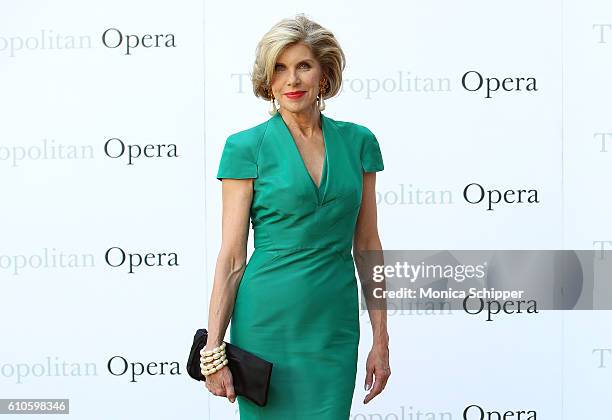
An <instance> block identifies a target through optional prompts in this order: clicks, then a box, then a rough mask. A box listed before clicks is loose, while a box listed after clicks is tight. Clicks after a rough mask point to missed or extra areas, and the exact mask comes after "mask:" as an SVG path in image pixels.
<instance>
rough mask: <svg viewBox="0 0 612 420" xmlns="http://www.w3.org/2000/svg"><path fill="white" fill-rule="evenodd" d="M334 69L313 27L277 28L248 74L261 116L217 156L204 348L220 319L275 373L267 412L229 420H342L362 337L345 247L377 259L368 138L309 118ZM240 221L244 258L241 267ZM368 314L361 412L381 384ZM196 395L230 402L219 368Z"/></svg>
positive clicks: (373, 314) (372, 149)
mask: <svg viewBox="0 0 612 420" xmlns="http://www.w3.org/2000/svg"><path fill="white" fill-rule="evenodd" d="M344 65H345V61H344V53H343V52H342V50H341V49H340V47H339V45H338V42H337V40H336V39H335V37H334V36H333V34H332V33H331V32H329V31H328V30H326V29H324V28H322V27H321V26H320V25H318V24H317V23H315V22H312V21H310V20H309V19H307V18H306V17H305V16H303V15H298V16H297V17H296V18H295V19H285V20H282V21H281V22H279V23H278V24H276V25H275V26H274V27H273V28H272V29H271V30H270V31H269V32H268V33H267V34H266V35H265V36H264V37H263V39H262V40H261V41H260V43H259V45H258V47H257V51H256V61H255V65H254V71H253V75H252V79H253V88H254V92H255V95H256V96H258V97H263V98H266V99H269V100H270V105H271V110H270V113H271V114H272V115H273V116H272V117H271V118H269V119H268V120H267V121H265V122H263V123H261V124H259V125H257V126H255V127H252V128H249V129H247V130H244V131H240V132H238V133H235V134H232V135H231V136H229V137H228V138H227V140H226V143H225V146H224V149H223V154H222V156H221V161H220V165H219V171H218V174H217V178H218V179H219V180H223V186H222V197H223V217H222V244H221V250H220V252H219V256H218V259H217V266H216V270H215V279H214V285H213V291H212V296H211V302H210V313H209V318H208V330H209V338H208V343H207V345H206V347H205V350H210V349H213V348H215V347H217V346H219V345H220V344H221V343H222V342H223V338H224V336H225V332H226V328H227V326H228V324H229V320H230V317H231V320H232V323H231V328H230V335H231V337H230V342H231V343H233V344H235V345H237V346H238V347H242V348H244V349H245V350H247V351H250V352H252V353H254V354H256V355H258V356H260V357H262V358H264V359H266V360H269V361H270V362H272V363H273V364H274V367H273V369H272V378H271V384H270V392H269V395H268V403H267V405H266V406H265V407H258V406H257V405H255V404H254V403H252V402H251V401H249V400H247V399H245V398H243V397H241V396H239V397H238V402H239V408H240V418H241V419H265V420H274V419H281V420H288V419H292V420H300V419H316V420H339V419H347V418H348V417H349V414H350V408H351V401H352V397H353V391H354V387H355V376H356V371H357V346H358V343H359V335H360V331H359V313H358V312H359V308H358V289H357V285H356V279H355V265H354V260H353V255H352V254H351V246H352V247H353V249H354V250H355V251H360V250H381V248H382V247H381V244H380V239H379V237H378V231H377V227H376V200H375V189H374V188H375V180H376V174H375V172H376V171H381V170H383V168H384V167H383V161H382V156H381V153H380V149H379V145H378V142H377V140H376V138H375V137H374V135H373V134H372V132H371V131H370V130H369V129H367V128H366V127H364V126H361V125H358V124H354V123H350V122H343V121H336V120H334V119H332V118H329V117H327V116H325V115H323V114H321V112H320V111H322V110H323V109H324V108H325V102H324V98H329V97H332V96H334V95H335V94H337V93H338V91H339V89H340V85H341V77H342V70H343V69H344ZM277 104H278V106H279V107H278V108H277ZM249 217H250V218H251V220H252V225H253V231H254V245H255V250H254V252H253V254H252V256H251V258H250V259H249V261H248V264H246V265H245V262H246V244H247V237H248V227H249V226H248V224H249ZM357 268H358V269H359V263H358V267H357ZM362 281H363V280H362ZM368 310H369V314H370V319H371V324H372V329H373V346H372V349H371V350H370V353H369V355H368V359H367V363H366V384H365V388H366V390H369V391H370V392H369V394H368V395H367V396H366V397H365V400H364V403H367V402H368V401H370V400H371V399H372V398H374V397H375V396H376V395H378V394H379V393H380V392H381V391H382V389H383V388H384V387H385V384H386V382H387V379H388V377H389V375H390V374H391V371H390V369H389V350H388V341H389V338H388V334H387V320H386V312H385V311H383V310H374V309H373V308H368ZM373 378H375V382H374V385H373V387H372V382H373ZM205 385H206V387H207V388H208V390H209V391H210V392H212V393H213V394H214V395H219V396H226V397H227V398H228V399H229V400H230V401H231V402H234V400H235V398H236V395H235V392H234V388H233V385H232V376H231V372H230V370H229V368H228V367H227V366H225V367H223V368H222V369H221V370H219V371H218V372H216V373H214V374H212V375H210V376H208V377H207V380H206V382H205Z"/></svg>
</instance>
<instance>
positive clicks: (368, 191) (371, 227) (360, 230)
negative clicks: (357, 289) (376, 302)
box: [353, 172, 389, 345]
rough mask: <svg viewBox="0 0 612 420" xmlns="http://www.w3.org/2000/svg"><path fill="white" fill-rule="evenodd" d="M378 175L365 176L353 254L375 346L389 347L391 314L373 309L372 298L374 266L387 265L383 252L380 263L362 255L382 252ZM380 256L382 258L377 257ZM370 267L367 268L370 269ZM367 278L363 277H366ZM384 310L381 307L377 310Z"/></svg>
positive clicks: (365, 173)
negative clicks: (379, 229) (388, 323)
mask: <svg viewBox="0 0 612 420" xmlns="http://www.w3.org/2000/svg"><path fill="white" fill-rule="evenodd" d="M375 187H376V173H375V172H364V174H363V192H362V198H361V209H360V210H359V216H358V217H357V224H356V226H355V235H354V236H353V250H354V254H355V265H356V266H357V272H358V273H359V279H360V281H361V285H362V288H363V292H364V294H365V296H366V304H368V305H367V306H368V314H369V316H370V321H371V324H372V334H373V341H374V343H381V344H385V345H386V344H388V342H389V335H388V333H387V311H386V310H384V309H376V310H375V309H374V308H372V305H370V303H371V302H370V298H368V296H372V291H371V289H372V285H373V282H372V280H371V277H372V275H371V273H369V272H368V270H371V266H372V265H373V264H384V261H383V260H382V252H380V258H377V260H379V261H374V260H373V257H374V253H370V258H368V261H366V260H365V258H364V257H363V256H362V255H361V254H360V251H382V245H381V242H380V237H379V236H378V226H377V224H378V222H377V212H376V191H375ZM376 256H378V255H376ZM366 263H367V266H366ZM362 274H363V275H362ZM377 308H381V306H377Z"/></svg>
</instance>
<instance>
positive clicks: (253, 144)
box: [225, 121, 268, 156]
mask: <svg viewBox="0 0 612 420" xmlns="http://www.w3.org/2000/svg"><path fill="white" fill-rule="evenodd" d="M267 126H268V121H264V122H262V123H260V124H257V125H255V126H252V127H249V128H246V129H243V130H240V131H236V132H234V133H231V134H230V135H229V136H228V137H227V140H226V141H225V142H226V146H230V147H232V148H237V149H241V150H242V151H244V152H247V153H250V154H253V155H254V156H257V153H258V151H259V147H260V145H261V141H262V139H263V138H264V134H265V132H266V129H267Z"/></svg>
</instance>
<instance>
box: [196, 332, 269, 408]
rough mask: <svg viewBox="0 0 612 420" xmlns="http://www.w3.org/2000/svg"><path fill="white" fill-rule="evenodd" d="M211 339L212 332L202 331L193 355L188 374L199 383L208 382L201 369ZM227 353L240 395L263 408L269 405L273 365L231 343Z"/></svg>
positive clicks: (198, 333) (235, 387)
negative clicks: (205, 347) (203, 355)
mask: <svg viewBox="0 0 612 420" xmlns="http://www.w3.org/2000/svg"><path fill="white" fill-rule="evenodd" d="M207 339H208V331H207V330H206V329H203V328H202V329H198V330H197V331H196V333H195V335H194V337H193V344H192V346H191V351H190V352H189V359H188V361H187V373H188V374H189V376H191V377H192V378H193V379H195V380H197V381H206V377H205V376H204V375H203V374H202V371H201V369H200V350H202V349H203V348H204V346H205V345H206V340H207ZM225 354H226V357H227V366H228V367H229V369H230V372H231V373H232V381H233V384H234V391H235V392H236V395H241V396H243V397H246V398H248V399H249V400H251V401H253V402H254V403H255V404H257V405H258V406H260V407H263V406H265V405H266V403H267V401H268V390H269V388H270V378H271V376H272V366H273V364H272V363H271V362H269V361H267V360H265V359H262V358H261V357H259V356H256V355H254V354H253V353H250V352H248V351H246V350H244V349H241V348H240V347H238V346H235V345H233V344H231V343H227V342H226V343H225ZM213 375H214V373H213Z"/></svg>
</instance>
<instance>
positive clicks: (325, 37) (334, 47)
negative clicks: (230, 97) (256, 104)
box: [251, 13, 346, 100]
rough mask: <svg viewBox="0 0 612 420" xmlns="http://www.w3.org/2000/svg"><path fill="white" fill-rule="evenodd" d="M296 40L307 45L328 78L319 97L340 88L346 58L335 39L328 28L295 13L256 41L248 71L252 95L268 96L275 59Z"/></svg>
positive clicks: (324, 96) (331, 93)
mask: <svg viewBox="0 0 612 420" xmlns="http://www.w3.org/2000/svg"><path fill="white" fill-rule="evenodd" d="M297 43H303V44H305V45H307V46H308V47H310V49H311V51H312V53H313V55H314V56H315V58H316V59H317V61H318V62H319V64H320V65H321V68H322V70H323V75H324V77H325V78H326V79H327V81H328V85H327V86H328V88H327V90H326V92H325V94H324V95H323V98H324V99H327V98H331V97H332V96H334V95H336V94H337V93H338V92H339V91H340V86H341V84H342V71H343V70H344V67H345V65H346V59H345V56H344V52H343V51H342V48H340V44H339V43H338V40H337V39H336V37H334V34H333V33H331V32H330V31H329V30H327V29H325V28H324V27H322V26H321V25H319V24H318V23H316V22H314V21H312V20H310V19H308V18H307V17H306V16H305V15H304V14H303V13H299V14H297V15H296V16H295V18H294V19H290V18H287V19H283V20H281V21H280V22H278V23H277V24H276V25H274V26H273V27H272V28H271V29H270V30H269V31H268V32H267V33H266V34H265V35H264V36H263V38H262V39H261V40H260V41H259V43H258V44H257V49H256V51H255V64H254V65H253V73H252V74H251V81H252V82H253V93H255V96H256V97H259V98H264V99H266V100H267V99H269V98H268V88H269V87H270V82H271V80H272V74H273V73H274V66H275V64H276V59H277V58H278V56H279V55H280V54H281V53H282V51H283V50H284V49H285V48H286V47H288V46H290V45H294V44H297Z"/></svg>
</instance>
